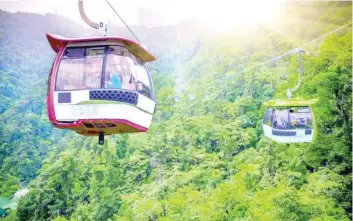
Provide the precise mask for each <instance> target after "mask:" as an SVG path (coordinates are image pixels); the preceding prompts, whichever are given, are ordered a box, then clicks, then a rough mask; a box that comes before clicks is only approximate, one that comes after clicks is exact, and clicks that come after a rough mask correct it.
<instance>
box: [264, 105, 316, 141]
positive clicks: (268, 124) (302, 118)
mask: <svg viewBox="0 0 353 221" xmlns="http://www.w3.org/2000/svg"><path fill="white" fill-rule="evenodd" d="M317 101H318V100H317V99H312V100H300V99H279V100H270V101H267V102H265V103H264V105H265V106H266V107H267V109H266V110H265V113H264V118H263V122H262V128H263V131H264V134H265V136H266V137H268V138H270V139H272V140H274V141H276V142H279V143H310V142H313V141H314V140H315V137H316V133H317V130H316V122H315V115H314V112H313V110H312V108H311V107H312V105H313V104H315V103H316V102H317Z"/></svg>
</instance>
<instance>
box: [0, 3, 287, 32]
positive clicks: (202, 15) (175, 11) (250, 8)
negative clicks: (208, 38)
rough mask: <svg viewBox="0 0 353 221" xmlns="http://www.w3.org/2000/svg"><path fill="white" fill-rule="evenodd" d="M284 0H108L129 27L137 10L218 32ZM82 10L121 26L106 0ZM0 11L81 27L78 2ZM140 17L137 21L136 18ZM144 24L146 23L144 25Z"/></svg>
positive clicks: (265, 14) (262, 16)
mask: <svg viewBox="0 0 353 221" xmlns="http://www.w3.org/2000/svg"><path fill="white" fill-rule="evenodd" d="M284 1H285V0H173V1H171V0H109V2H110V3H111V4H112V5H113V6H114V7H115V9H116V10H117V11H118V13H119V14H120V15H121V16H122V17H123V19H124V20H125V21H126V22H127V23H128V24H130V25H131V24H141V25H143V24H144V23H143V21H141V17H139V8H144V9H149V10H153V11H154V13H155V14H158V15H159V16H160V18H162V19H158V20H159V22H158V24H160V25H165V24H172V23H175V22H177V21H181V20H183V19H186V18H190V17H196V18H197V19H200V20H202V21H204V22H206V23H209V24H213V25H214V26H215V27H218V28H220V29H227V28H230V27H232V26H234V25H252V24H256V23H259V22H260V21H265V20H267V19H269V18H270V16H271V13H272V12H273V10H274V9H275V8H277V7H279V6H280V5H281V3H283V2H284ZM84 6H85V11H86V13H87V15H88V17H89V18H90V19H91V20H93V21H96V22H98V21H108V20H111V21H112V22H114V23H118V24H121V25H122V23H121V22H119V19H118V17H117V16H116V15H114V13H113V11H112V10H111V9H110V8H109V6H108V4H107V3H106V2H105V0H84ZM0 9H2V10H6V11H11V12H16V11H26V12H35V13H41V14H45V13H48V12H50V13H54V12H55V9H56V11H57V13H58V14H60V15H62V16H66V17H69V18H70V19H72V20H74V21H76V22H79V23H81V24H84V23H83V21H82V19H81V17H80V14H79V10H78V0H0ZM139 18H140V19H139ZM144 25H146V24H144Z"/></svg>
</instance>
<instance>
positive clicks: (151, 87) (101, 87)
mask: <svg viewBox="0 0 353 221" xmlns="http://www.w3.org/2000/svg"><path fill="white" fill-rule="evenodd" d="M112 46H119V47H123V48H125V49H127V51H128V52H129V56H132V57H133V58H134V59H133V60H135V61H136V63H137V64H138V65H139V66H141V67H142V68H144V69H145V70H146V72H147V76H148V80H149V84H150V96H149V97H148V98H149V99H151V100H153V101H155V95H154V87H153V81H152V76H151V73H150V72H149V70H148V68H147V66H146V62H143V61H141V60H140V59H139V58H138V57H136V56H135V55H133V54H132V53H131V52H130V51H129V49H128V48H127V47H126V46H124V45H120V44H117V45H113V44H92V45H82V46H81V45H75V46H66V47H65V49H64V52H63V53H62V55H61V57H60V59H59V65H58V67H57V69H56V70H55V82H54V92H65V91H81V90H111V89H107V88H105V71H106V65H107V56H108V54H109V53H108V49H109V47H112ZM99 47H101V48H104V55H103V63H102V71H101V84H100V88H90V89H71V90H59V89H57V80H58V75H59V74H58V72H59V69H60V65H61V61H62V59H63V57H64V54H65V52H66V50H67V49H75V48H86V49H87V48H99ZM114 90H126V89H114ZM126 91H134V92H136V93H138V94H140V95H143V96H145V95H144V94H141V93H139V92H138V91H136V90H126Z"/></svg>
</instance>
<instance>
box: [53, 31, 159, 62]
mask: <svg viewBox="0 0 353 221" xmlns="http://www.w3.org/2000/svg"><path fill="white" fill-rule="evenodd" d="M47 38H48V41H49V43H50V46H51V47H52V48H53V50H54V51H55V52H56V53H58V52H59V50H60V48H61V47H65V46H66V45H67V44H68V43H79V42H94V41H107V42H122V43H124V44H125V45H126V47H127V49H128V50H129V51H130V53H132V54H133V55H134V56H136V57H138V58H139V59H141V60H142V61H144V62H149V61H154V60H156V58H155V57H154V56H153V55H151V54H150V53H149V52H148V51H147V50H146V49H145V48H144V47H143V46H142V45H141V44H140V43H138V42H134V41H132V40H129V39H125V38H120V37H113V36H99V37H86V38H65V37H61V36H58V35H51V34H47Z"/></svg>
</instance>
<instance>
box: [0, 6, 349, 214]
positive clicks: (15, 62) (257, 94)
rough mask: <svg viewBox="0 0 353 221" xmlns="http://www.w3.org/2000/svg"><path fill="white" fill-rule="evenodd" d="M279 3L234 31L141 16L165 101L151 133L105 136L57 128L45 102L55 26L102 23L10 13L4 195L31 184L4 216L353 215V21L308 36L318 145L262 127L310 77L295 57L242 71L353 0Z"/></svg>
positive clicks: (0, 89) (0, 29) (300, 40)
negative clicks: (266, 17) (155, 22)
mask: <svg viewBox="0 0 353 221" xmlns="http://www.w3.org/2000/svg"><path fill="white" fill-rule="evenodd" d="M277 13H278V14H277V16H279V17H280V18H281V19H280V20H278V19H277V20H276V19H275V20H273V21H271V22H269V23H263V24H260V25H258V27H257V28H256V29H234V30H233V31H232V32H231V33H228V34H226V35H223V36H220V35H219V34H217V33H213V30H211V29H209V28H207V27H203V28H200V26H199V25H198V23H197V21H194V20H189V21H185V22H184V23H180V24H178V25H177V26H166V27H154V28H146V27H137V26H135V27H132V28H133V29H134V30H136V33H137V34H138V36H140V38H141V39H142V41H143V42H145V44H146V45H147V47H148V48H149V49H150V50H151V51H152V52H153V53H154V54H156V55H157V61H156V62H154V63H152V64H151V65H150V68H151V71H152V76H153V80H154V83H155V87H156V93H157V105H158V108H157V112H156V114H155V116H154V119H153V123H152V126H151V128H150V129H149V131H148V133H146V134H134V135H114V136H110V137H108V138H107V140H106V143H105V145H104V146H103V147H102V146H99V145H97V138H86V137H81V136H79V135H76V134H74V133H73V132H67V131H63V130H58V129H54V128H53V127H52V126H51V125H50V124H49V121H48V119H47V115H46V107H45V95H46V89H47V88H46V82H47V77H48V73H49V69H50V65H51V63H52V59H53V57H54V53H53V52H52V51H51V49H50V48H49V46H48V44H47V42H46V39H45V33H46V32H50V33H55V34H60V35H65V36H79V35H80V33H83V32H85V33H87V32H89V31H88V30H85V29H84V28H83V27H80V26H75V25H74V24H72V25H70V27H68V26H67V25H66V24H67V23H70V24H71V23H72V22H69V21H67V20H65V19H64V18H61V17H58V16H55V15H50V14H49V15H46V16H40V15H33V14H26V13H16V14H11V13H7V12H4V11H0V18H1V21H6V22H0V36H1V41H0V45H1V47H2V48H3V50H2V51H1V52H0V77H1V81H0V98H1V100H2V101H3V102H1V103H0V105H1V106H0V114H1V115H0V119H1V121H0V134H1V140H0V172H1V174H2V175H3V176H0V196H3V197H9V196H11V195H12V194H13V193H14V192H15V191H16V190H18V189H19V183H20V182H22V183H23V184H28V187H29V190H30V192H29V194H28V195H26V197H25V198H23V199H22V200H21V201H20V203H19V205H18V209H17V210H16V211H13V212H12V213H11V214H10V215H9V216H8V217H6V218H5V220H56V221H59V220H202V221H204V220H244V221H245V220H249V221H250V220H264V221H265V220H312V221H314V220H350V219H351V213H352V203H351V202H352V201H351V195H352V192H351V187H352V180H351V169H352V165H351V161H352V158H351V156H352V155H351V146H352V143H351V141H352V137H351V134H352V127H351V125H352V110H351V107H352V93H351V92H352V82H351V79H352V34H351V33H352V28H351V27H347V28H345V29H342V30H340V31H338V32H336V33H334V34H332V35H329V36H328V37H327V38H323V39H321V40H320V41H317V42H315V43H312V44H309V45H306V47H305V49H306V50H308V51H309V53H310V54H309V55H307V56H305V57H304V58H303V59H304V76H303V84H302V86H301V88H300V90H298V91H297V92H296V93H295V94H294V96H295V97H297V96H299V97H302V98H305V99H311V98H318V99H319V102H318V103H317V104H316V105H315V106H314V111H315V114H316V119H317V126H318V130H319V132H318V138H317V139H316V142H315V143H313V144H291V145H284V144H278V143H275V142H273V141H271V140H269V139H267V138H265V137H264V136H263V131H262V127H261V123H262V114H263V110H264V109H263V108H264V107H263V106H262V105H261V104H262V103H263V102H264V101H266V100H268V99H272V98H284V96H285V89H286V88H287V87H293V86H294V85H295V84H296V82H297V71H298V63H297V60H296V56H295V55H292V56H287V57H285V58H283V59H281V60H278V61H277V62H276V63H272V64H269V65H264V66H261V67H259V68H255V69H249V70H248V71H245V72H243V73H241V74H238V72H240V71H242V70H244V69H245V68H248V67H252V66H254V65H257V64H259V63H261V62H264V61H266V60H268V59H270V58H272V57H275V56H277V55H280V54H282V53H284V52H287V51H288V50H290V49H293V48H295V47H298V46H302V45H304V44H306V43H307V42H310V41H311V40H312V39H314V38H317V37H319V36H322V35H324V34H325V33H327V32H329V31H331V30H333V29H336V28H338V27H340V26H342V25H344V24H347V23H349V22H350V21H351V18H352V5H351V2H301V3H287V4H286V5H284V6H283V8H281V10H280V11H278V12H277ZM38 24H42V25H38ZM194 27H198V28H194ZM5 30H6V32H5ZM92 33H93V32H92ZM110 33H111V34H119V35H122V36H127V34H128V33H127V32H126V31H125V30H124V29H123V28H119V27H114V28H112V31H111V32H110ZM225 76H227V77H229V78H228V80H226V81H225V80H222V79H223V77H225ZM8 212H11V211H8ZM0 220H2V219H1V218H0Z"/></svg>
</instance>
